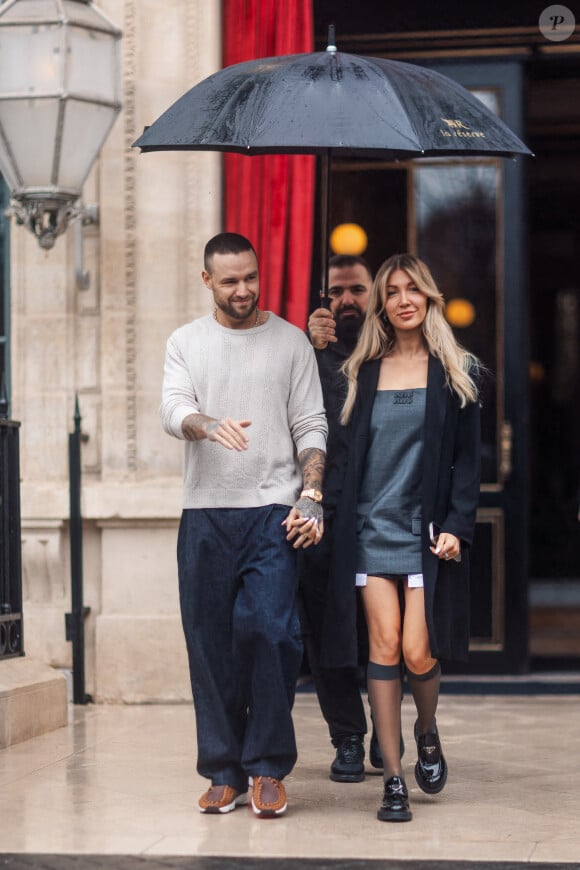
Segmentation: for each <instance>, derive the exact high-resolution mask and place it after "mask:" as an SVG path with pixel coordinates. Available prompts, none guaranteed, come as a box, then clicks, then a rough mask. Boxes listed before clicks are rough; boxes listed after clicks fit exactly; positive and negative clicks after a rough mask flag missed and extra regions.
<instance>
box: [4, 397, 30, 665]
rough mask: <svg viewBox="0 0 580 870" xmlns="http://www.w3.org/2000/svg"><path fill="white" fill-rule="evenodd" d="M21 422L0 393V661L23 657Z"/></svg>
mask: <svg viewBox="0 0 580 870" xmlns="http://www.w3.org/2000/svg"><path fill="white" fill-rule="evenodd" d="M19 427H20V423H17V422H16V421H15V420H9V419H8V401H7V398H6V391H5V389H4V385H2V388H1V390H0V659H5V658H13V657H14V656H21V655H24V649H23V644H22V560H21V542H20V448H19Z"/></svg>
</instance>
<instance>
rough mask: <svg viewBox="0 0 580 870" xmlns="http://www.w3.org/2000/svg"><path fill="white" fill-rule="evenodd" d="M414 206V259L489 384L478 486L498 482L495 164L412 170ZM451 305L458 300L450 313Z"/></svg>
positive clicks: (497, 173) (424, 166)
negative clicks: (427, 272) (421, 263)
mask: <svg viewBox="0 0 580 870" xmlns="http://www.w3.org/2000/svg"><path fill="white" fill-rule="evenodd" d="M413 174H414V182H415V183H414V206H415V217H416V252H417V255H418V256H419V257H421V259H424V260H425V262H426V263H427V264H428V265H429V267H430V269H431V270H432V272H433V275H434V276H435V280H436V281H437V283H438V285H439V287H440V289H441V290H442V292H443V294H444V295H445V299H446V302H447V306H448V317H449V319H450V320H451V312H452V310H453V309H455V311H456V312H457V314H456V317H455V318H454V320H455V321H456V325H455V326H454V331H455V334H456V336H457V338H458V340H459V341H460V342H461V344H463V345H464V346H465V347H467V348H468V349H469V350H470V351H472V352H473V353H475V354H476V355H477V356H478V357H479V358H480V359H481V360H482V361H483V363H484V364H485V366H486V367H487V368H488V369H489V370H490V372H491V373H492V375H493V377H490V378H488V379H486V380H487V383H486V389H485V392H484V396H483V400H484V401H483V410H482V447H483V450H482V483H496V482H497V481H498V463H497V420H498V414H497V408H496V405H497V395H496V381H495V377H496V374H497V372H498V371H499V362H500V361H499V360H498V355H497V343H496V296H497V285H498V279H497V274H496V272H497V256H496V243H497V238H496V235H497V233H496V203H497V197H498V185H499V183H500V169H499V166H498V165H497V164H496V163H493V164H489V163H488V164H476V163H474V162H473V161H470V162H468V163H467V162H466V163H459V164H456V163H453V164H450V163H446V164H441V163H438V164H437V165H429V164H424V163H421V164H416V165H415V166H414V170H413ZM452 300H457V302H456V303H455V305H454V306H450V302H451V301H452Z"/></svg>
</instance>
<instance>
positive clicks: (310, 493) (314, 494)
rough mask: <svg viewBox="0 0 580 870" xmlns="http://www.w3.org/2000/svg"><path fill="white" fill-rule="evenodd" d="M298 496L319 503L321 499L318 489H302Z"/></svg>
mask: <svg viewBox="0 0 580 870" xmlns="http://www.w3.org/2000/svg"><path fill="white" fill-rule="evenodd" d="M300 498H311V499H312V501H315V502H318V503H319V504H320V502H321V501H322V493H321V492H320V490H319V489H303V490H302V492H301V493H300Z"/></svg>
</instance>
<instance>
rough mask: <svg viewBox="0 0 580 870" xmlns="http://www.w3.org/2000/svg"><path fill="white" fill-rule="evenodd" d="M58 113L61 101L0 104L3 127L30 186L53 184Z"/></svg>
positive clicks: (26, 101)
mask: <svg viewBox="0 0 580 870" xmlns="http://www.w3.org/2000/svg"><path fill="white" fill-rule="evenodd" d="M58 112H59V100H10V101H8V102H7V103H0V125H1V126H2V128H3V129H4V135H5V136H6V138H7V140H8V142H9V144H10V149H11V151H12V153H13V155H14V156H15V158H16V161H17V164H18V170H19V172H20V174H21V175H22V177H23V180H24V185H25V186H26V187H38V186H40V187H46V186H47V185H48V184H50V180H51V174H52V164H53V153H54V141H55V136H56V124H57V120H58ZM10 183H11V184H12V180H10Z"/></svg>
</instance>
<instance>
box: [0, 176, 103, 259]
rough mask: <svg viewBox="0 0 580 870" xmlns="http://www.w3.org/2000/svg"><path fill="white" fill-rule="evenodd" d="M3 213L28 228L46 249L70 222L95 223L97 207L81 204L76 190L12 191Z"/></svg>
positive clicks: (51, 245) (52, 244) (46, 249)
mask: <svg viewBox="0 0 580 870" xmlns="http://www.w3.org/2000/svg"><path fill="white" fill-rule="evenodd" d="M6 216H7V217H14V218H15V220H16V223H17V224H20V225H21V226H25V227H26V228H27V229H28V230H30V232H31V233H32V234H33V235H34V236H35V237H36V239H37V241H38V244H39V245H40V247H41V248H43V249H44V250H45V251H49V250H50V249H51V248H53V247H54V243H55V242H56V239H57V238H58V236H60V235H62V233H64V232H65V230H66V228H67V227H68V225H69V224H70V223H72V221H74V220H76V219H77V218H81V219H82V222H83V224H91V223H95V222H97V220H98V208H97V207H96V206H89V207H85V206H84V205H83V203H82V202H81V199H80V196H79V194H78V192H76V191H72V192H68V191H63V192H61V191H59V190H55V191H52V190H51V191H43V190H41V191H23V192H22V193H16V194H14V193H13V194H12V198H11V200H10V205H9V207H8V209H7V210H6Z"/></svg>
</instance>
